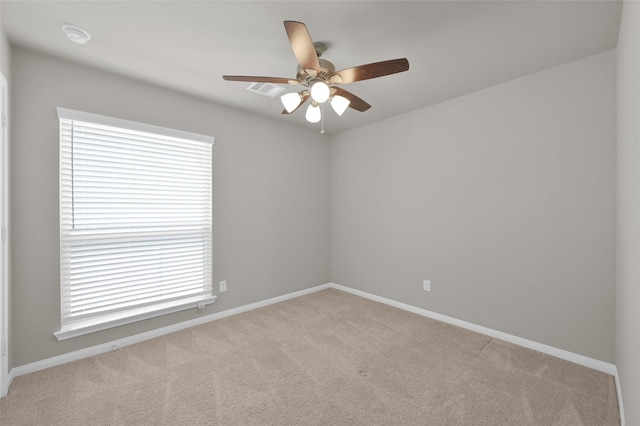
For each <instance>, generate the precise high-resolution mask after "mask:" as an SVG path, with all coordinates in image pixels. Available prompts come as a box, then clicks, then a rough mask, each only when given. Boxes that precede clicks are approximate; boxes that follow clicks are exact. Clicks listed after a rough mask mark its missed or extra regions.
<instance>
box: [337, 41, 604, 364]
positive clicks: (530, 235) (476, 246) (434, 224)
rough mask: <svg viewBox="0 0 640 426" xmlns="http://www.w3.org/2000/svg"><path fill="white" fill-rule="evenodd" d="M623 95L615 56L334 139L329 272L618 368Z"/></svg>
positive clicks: (543, 74)
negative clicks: (427, 288)
mask: <svg viewBox="0 0 640 426" xmlns="http://www.w3.org/2000/svg"><path fill="white" fill-rule="evenodd" d="M615 102H616V101H615V54H614V52H613V51H610V52H606V53H603V54H599V55H596V56H592V57H589V58H586V59H583V60H579V61H576V62H572V63H569V64H566V65H564V66H560V67H557V68H553V69H550V70H546V71H543V72H539V73H536V74H533V75H530V76H527V77H524V78H520V79H517V80H513V81H510V82H507V83H504V84H500V85H497V86H494V87H491V88H488V89H485V90H482V91H479V92H475V93H472V94H469V95H467V96H463V97H460V98H457V99H454V100H451V101H448V102H444V103H441V104H438V105H435V106H432V107H429V108H425V109H421V110H417V111H413V112H410V113H407V114H403V115H400V116H397V117H394V118H391V119H388V120H384V121H380V122H377V123H374V124H371V125H367V126H364V127H361V128H358V129H355V130H351V131H347V132H343V133H341V134H339V135H336V136H334V137H332V139H331V259H332V272H331V279H332V281H333V282H336V283H338V284H342V285H346V286H349V287H353V288H356V289H359V290H363V291H367V292H370V293H374V294H377V295H380V296H384V297H388V298H391V299H395V300H398V301H401V302H405V303H408V304H411V305H414V306H418V307H422V308H425V309H429V310H431V311H434V312H438V313H441V314H445V315H449V316H452V317H454V318H458V319H462V320H466V321H470V322H472V323H475V324H479V325H482V326H486V327H490V328H493V329H496V330H500V331H503V332H507V333H511V334H514V335H516V336H520V337H523V338H527V339H531V340H533V341H537V342H541V343H544V344H548V345H552V346H555V347H558V348H562V349H565V350H569V351H572V352H575V353H579V354H583V355H586V356H589V357H593V358H596V359H600V360H603V361H607V362H613V361H614V297H615V296H614V290H615V184H616V183H615V176H616V172H615V166H616V143H615V138H616V129H615V122H616V119H615V110H616V103H615ZM423 279H430V280H431V286H432V291H431V292H429V293H427V292H424V291H423V290H422V280H423Z"/></svg>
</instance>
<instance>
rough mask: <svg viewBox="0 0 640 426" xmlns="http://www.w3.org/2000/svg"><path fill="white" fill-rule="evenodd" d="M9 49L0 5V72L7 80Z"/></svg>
mask: <svg viewBox="0 0 640 426" xmlns="http://www.w3.org/2000/svg"><path fill="white" fill-rule="evenodd" d="M10 50H11V47H10V45H9V40H8V39H7V35H6V34H5V32H4V28H2V7H0V72H2V74H3V75H4V78H6V79H7V80H9V68H10V63H9V61H10V53H11V52H10Z"/></svg>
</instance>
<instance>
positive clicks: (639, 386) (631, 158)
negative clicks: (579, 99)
mask: <svg viewBox="0 0 640 426" xmlns="http://www.w3.org/2000/svg"><path fill="white" fill-rule="evenodd" d="M617 60H618V64H617V65H618V66H617V70H618V79H617V82H618V240H617V242H618V253H617V254H618V276H617V278H618V284H617V288H616V364H617V366H618V373H619V375H620V383H621V385H622V395H623V397H624V401H623V402H624V410H625V417H626V420H627V424H628V425H640V404H639V402H640V261H639V260H640V126H639V125H638V117H640V3H638V2H633V1H625V2H624V5H623V9H622V22H621V27H620V37H619V39H618V49H617Z"/></svg>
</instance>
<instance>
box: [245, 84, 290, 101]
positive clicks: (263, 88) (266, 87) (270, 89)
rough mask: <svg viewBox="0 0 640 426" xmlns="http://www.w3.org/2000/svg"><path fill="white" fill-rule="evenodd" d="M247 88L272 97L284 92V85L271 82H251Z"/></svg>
mask: <svg viewBox="0 0 640 426" xmlns="http://www.w3.org/2000/svg"><path fill="white" fill-rule="evenodd" d="M247 90H250V91H252V92H256V93H260V94H261V95H265V96H269V97H270V98H273V97H275V96H276V95H278V94H280V93H282V92H284V87H280V86H276V85H275V84H271V83H251V84H250V85H249V87H247Z"/></svg>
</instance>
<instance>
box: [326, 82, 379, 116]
mask: <svg viewBox="0 0 640 426" xmlns="http://www.w3.org/2000/svg"><path fill="white" fill-rule="evenodd" d="M334 89H335V91H336V95H338V96H342V97H343V98H347V99H349V101H350V102H351V103H350V104H349V107H350V108H353V109H355V110H356V111H360V112H363V111H366V110H368V109H369V108H371V105H369V104H368V103H366V102H365V101H363V100H362V99H360V98H359V97H357V96H356V95H354V94H353V93H351V92H348V91H346V90H344V89H342V88H340V87H335V86H334V87H332V88H331V90H334Z"/></svg>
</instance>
